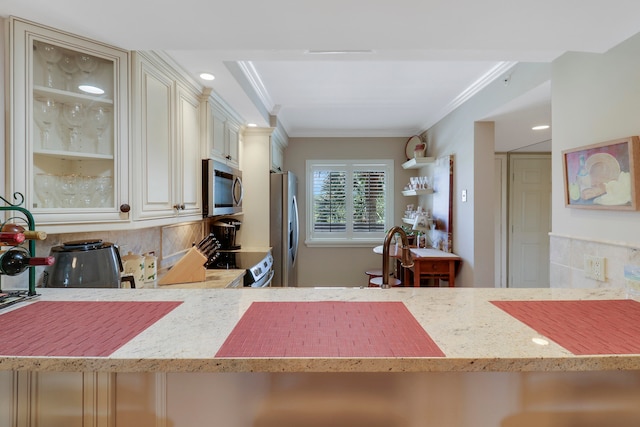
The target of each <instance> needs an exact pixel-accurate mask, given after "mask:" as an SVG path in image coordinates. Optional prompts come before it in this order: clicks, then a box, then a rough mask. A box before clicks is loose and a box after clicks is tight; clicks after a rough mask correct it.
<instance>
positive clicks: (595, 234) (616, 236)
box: [550, 33, 640, 288]
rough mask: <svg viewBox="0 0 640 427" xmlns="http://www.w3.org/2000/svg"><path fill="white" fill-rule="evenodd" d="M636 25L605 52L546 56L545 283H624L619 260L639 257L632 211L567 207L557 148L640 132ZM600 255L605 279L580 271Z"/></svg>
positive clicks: (639, 234)
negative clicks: (549, 123) (549, 128)
mask: <svg viewBox="0 0 640 427" xmlns="http://www.w3.org/2000/svg"><path fill="white" fill-rule="evenodd" d="M639 75H640V33H639V34H637V35H635V36H633V37H631V38H630V39H628V40H627V41H625V42H623V43H621V44H620V45H618V46H617V47H615V48H613V49H611V50H610V51H609V52H606V53H604V54H585V53H567V54H565V55H563V56H562V57H560V58H559V59H557V60H556V61H554V63H553V64H552V77H553V84H552V104H553V112H552V114H553V152H552V165H551V166H552V176H553V184H554V186H553V187H554V188H553V190H554V191H553V198H552V233H551V239H550V243H551V248H550V282H551V287H567V288H594V287H596V288H602V287H605V288H625V286H626V281H625V278H624V266H625V265H636V266H638V265H640V227H639V226H638V224H639V220H640V213H639V212H630V211H622V212H621V211H614V210H583V209H569V208H567V207H565V205H564V191H565V189H564V176H563V169H562V151H563V150H567V149H571V148H576V147H580V146H583V145H588V144H593V143H598V142H605V141H609V140H613V139H617V138H622V137H627V136H631V135H640V103H639V101H638V100H639V99H640V79H639V78H638V76H639ZM586 255H590V256H599V257H603V258H604V259H605V264H606V280H605V281H596V280H594V279H591V278H588V277H586V275H585V272H584V257H585V256H586Z"/></svg>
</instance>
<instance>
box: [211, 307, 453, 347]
mask: <svg viewBox="0 0 640 427" xmlns="http://www.w3.org/2000/svg"><path fill="white" fill-rule="evenodd" d="M443 356H444V353H443V352H442V351H441V350H440V348H438V346H437V345H436V344H435V343H434V342H433V340H432V339H431V337H429V335H428V334H427V333H426V332H425V330H424V329H423V328H422V326H420V324H419V323H418V321H417V320H416V319H415V317H413V315H412V314H411V313H410V312H409V310H407V307H405V305H404V304H403V303H401V302H346V301H314V302H254V303H253V304H251V306H249V308H248V309H247V311H246V312H245V313H244V315H243V316H242V318H241V319H240V321H239V322H238V324H237V325H236V326H235V328H234V329H233V331H231V334H229V337H227V339H226V341H225V342H224V344H223V345H222V347H221V348H220V350H219V351H218V353H217V354H216V357H443Z"/></svg>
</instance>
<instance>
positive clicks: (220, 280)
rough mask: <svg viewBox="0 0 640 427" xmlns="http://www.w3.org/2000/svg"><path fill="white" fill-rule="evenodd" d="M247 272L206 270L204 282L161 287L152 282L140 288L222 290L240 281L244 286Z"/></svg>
mask: <svg viewBox="0 0 640 427" xmlns="http://www.w3.org/2000/svg"><path fill="white" fill-rule="evenodd" d="M246 272H247V270H238V269H221V270H206V272H205V280H204V282H191V283H177V284H175V285H159V284H158V282H152V283H143V284H142V286H139V287H140V288H142V289H149V288H154V289H221V288H226V287H227V286H229V285H230V284H231V283H233V282H235V281H236V280H240V286H242V279H243V277H244V275H245V274H246Z"/></svg>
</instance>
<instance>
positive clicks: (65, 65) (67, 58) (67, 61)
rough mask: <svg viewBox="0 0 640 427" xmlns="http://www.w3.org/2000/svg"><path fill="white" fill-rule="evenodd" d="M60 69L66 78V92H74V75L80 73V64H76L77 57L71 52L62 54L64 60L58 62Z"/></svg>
mask: <svg viewBox="0 0 640 427" xmlns="http://www.w3.org/2000/svg"><path fill="white" fill-rule="evenodd" d="M58 67H60V69H61V70H62V71H63V72H64V75H65V77H66V80H65V87H64V88H65V90H68V91H74V88H73V87H72V81H73V73H75V72H76V71H78V64H76V58H75V55H74V54H73V53H71V52H64V53H63V54H62V59H60V62H58Z"/></svg>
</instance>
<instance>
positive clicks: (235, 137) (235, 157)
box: [202, 89, 240, 169]
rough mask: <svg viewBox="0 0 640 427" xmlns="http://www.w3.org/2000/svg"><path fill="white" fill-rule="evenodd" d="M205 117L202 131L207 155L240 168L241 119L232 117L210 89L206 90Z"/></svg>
mask: <svg viewBox="0 0 640 427" xmlns="http://www.w3.org/2000/svg"><path fill="white" fill-rule="evenodd" d="M204 95H205V97H204V102H203V109H204V111H205V118H204V119H203V123H204V128H203V130H202V133H203V135H204V137H205V141H206V142H205V146H206V152H207V156H208V157H209V158H212V159H215V160H218V161H220V162H222V163H225V164H226V165H228V166H231V167H233V168H236V169H238V168H239V165H240V121H239V120H237V119H235V118H234V117H232V116H231V115H230V114H229V113H228V111H226V110H225V109H224V108H223V107H222V106H221V103H220V102H219V100H217V99H216V98H215V97H214V96H213V94H212V93H211V90H210V89H206V91H205V92H204Z"/></svg>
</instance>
